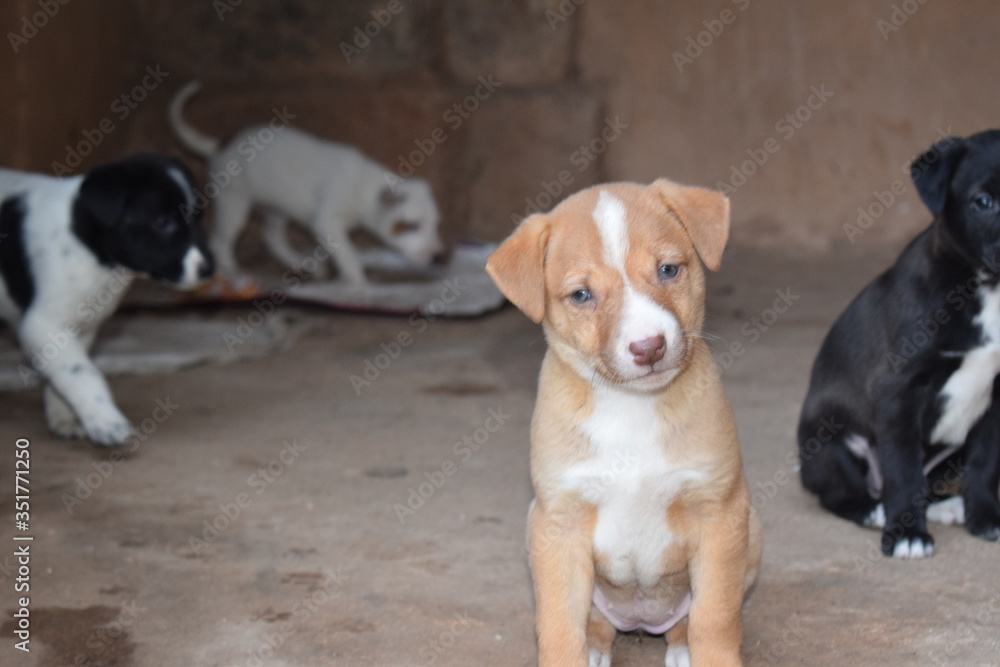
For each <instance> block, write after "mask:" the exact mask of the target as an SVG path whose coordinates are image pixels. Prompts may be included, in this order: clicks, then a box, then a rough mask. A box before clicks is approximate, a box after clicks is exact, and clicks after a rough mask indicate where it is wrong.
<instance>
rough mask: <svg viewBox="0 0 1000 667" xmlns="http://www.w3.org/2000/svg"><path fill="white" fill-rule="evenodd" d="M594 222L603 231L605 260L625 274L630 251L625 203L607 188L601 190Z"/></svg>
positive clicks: (602, 241)
mask: <svg viewBox="0 0 1000 667" xmlns="http://www.w3.org/2000/svg"><path fill="white" fill-rule="evenodd" d="M594 222H596V223H597V230H598V231H599V232H600V233H601V243H602V244H603V245H604V260H605V261H606V262H607V263H608V264H610V265H611V266H612V267H614V268H616V269H618V270H619V271H621V273H622V275H625V255H626V254H627V253H628V227H627V226H626V224H625V204H623V203H622V201H621V200H620V199H618V198H617V197H615V196H614V195H612V194H609V193H608V191H607V190H601V194H600V195H598V197H597V207H596V208H594Z"/></svg>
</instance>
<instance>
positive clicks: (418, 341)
mask: <svg viewBox="0 0 1000 667" xmlns="http://www.w3.org/2000/svg"><path fill="white" fill-rule="evenodd" d="M891 256H892V251H891V249H884V248H883V249H866V250H861V249H854V248H851V249H841V250H839V251H837V252H834V253H833V254H830V255H826V256H822V257H814V258H796V259H789V258H787V257H779V256H775V255H770V254H767V253H765V252H762V251H751V250H747V249H740V248H736V249H731V250H730V251H729V253H728V255H727V258H726V264H725V268H724V270H723V271H722V272H721V273H720V274H718V275H716V276H714V277H713V278H712V280H711V284H710V295H709V300H710V304H709V310H710V320H709V323H708V326H707V329H708V330H709V331H711V332H713V333H715V334H717V335H719V336H722V337H723V338H724V339H726V340H727V341H729V342H733V341H739V342H742V343H743V344H744V348H745V352H744V353H743V354H742V355H740V356H738V357H735V358H733V359H731V360H724V361H725V362H727V363H726V364H724V366H725V365H727V364H728V367H727V368H726V369H725V371H724V378H725V381H726V384H727V386H728V389H729V394H730V397H731V400H732V403H733V406H734V408H735V411H736V418H737V422H738V424H739V427H740V435H741V439H742V445H743V452H744V457H745V461H746V467H747V472H748V477H749V479H750V483H751V486H752V488H753V490H754V491H759V492H761V494H762V495H759V496H757V498H756V500H757V504H758V505H759V506H760V509H761V514H762V517H763V522H764V527H765V538H766V543H765V556H764V564H763V569H762V572H761V576H760V579H759V583H758V586H757V588H756V590H755V591H754V593H753V595H752V596H751V598H750V600H749V602H748V603H747V605H746V609H745V614H744V616H745V619H746V635H745V641H744V652H745V656H746V659H747V662H748V664H749V665H812V666H824V665H831V666H833V665H836V666H838V667H841V666H842V665H845V664H850V665H887V666H893V665H963V666H968V667H971V666H977V665H997V664H1000V658H998V657H997V656H998V655H1000V578H998V576H997V574H998V568H997V563H998V562H1000V560H998V559H1000V545H996V544H989V543H986V542H982V541H980V540H977V539H975V538H973V537H971V536H970V535H968V534H967V533H965V532H964V531H963V530H962V529H959V528H942V527H934V528H933V529H932V530H933V532H934V534H935V536H936V538H937V547H938V555H937V556H935V557H934V558H933V559H930V560H927V561H919V562H902V561H894V560H889V559H884V558H882V557H881V556H877V555H872V554H874V545H875V544H876V541H877V537H878V536H877V533H874V532H870V531H866V530H863V529H860V528H858V527H856V526H853V525H850V524H847V523H845V522H842V521H839V520H837V519H835V518H833V517H832V516H830V515H827V514H825V513H823V512H821V511H820V510H819V509H818V507H817V505H816V503H815V502H814V500H813V499H812V498H811V497H809V496H807V495H806V494H804V493H803V491H802V490H801V488H800V486H799V483H798V479H797V476H796V474H795V472H794V470H793V468H792V467H791V466H790V465H788V463H787V462H786V455H787V454H788V453H789V452H792V451H793V450H794V442H793V433H794V426H795V420H796V416H797V412H798V409H799V404H800V400H801V398H802V395H803V393H804V391H805V387H806V380H807V375H808V371H809V367H810V364H811V362H812V357H813V355H814V354H815V351H816V348H817V346H818V344H819V341H820V339H821V337H822V336H823V334H824V332H825V329H826V328H827V327H828V326H829V324H830V322H831V321H832V319H833V318H834V317H835V316H836V314H837V313H838V312H839V311H840V310H841V309H842V308H843V307H844V306H845V305H846V303H847V302H848V301H849V299H850V298H851V296H852V295H853V294H854V293H855V292H856V290H857V289H858V288H859V287H860V286H861V285H862V284H863V283H864V282H866V281H867V280H868V279H869V278H870V277H872V276H874V275H875V274H876V273H877V272H878V271H879V270H880V269H881V267H883V266H885V265H886V263H887V262H888V261H890V259H891ZM788 289H790V290H791V296H792V297H794V302H793V305H791V306H790V307H789V308H788V310H787V311H786V312H785V313H783V314H781V315H780V316H778V317H777V321H774V322H773V324H771V325H765V324H763V322H769V321H771V315H770V314H769V313H768V312H767V311H768V309H770V308H771V307H772V305H773V303H774V301H775V299H776V298H777V296H776V291H777V290H782V291H785V290H788ZM310 312H311V314H312V315H313V316H314V317H315V318H316V323H317V326H316V329H315V331H314V333H312V334H311V335H309V336H308V337H307V338H306V339H305V340H304V341H303V342H301V343H300V344H299V345H298V346H297V347H296V348H294V349H293V350H291V351H288V352H285V353H282V354H279V355H277V356H273V357H270V358H265V359H259V360H253V361H246V362H242V363H239V364H237V365H232V366H226V367H202V368H198V369H194V370H189V371H186V372H181V373H178V374H174V375H168V376H159V377H124V378H115V379H114V380H113V381H112V386H113V391H114V393H115V395H116V397H117V398H118V401H119V403H120V406H121V407H122V409H123V410H124V412H125V413H126V414H127V415H129V416H130V417H131V418H132V419H133V420H134V421H135V422H141V421H142V420H144V419H146V418H152V417H154V415H155V416H159V417H164V416H165V413H164V412H163V411H162V409H161V411H159V412H156V407H157V401H160V402H161V404H167V403H170V404H176V406H177V407H176V408H172V409H171V412H172V414H171V415H169V416H167V417H166V418H165V419H161V421H160V422H159V423H157V422H156V421H155V419H151V420H150V421H147V425H148V426H149V427H150V429H151V430H152V428H153V427H154V426H155V431H154V432H152V433H151V435H150V436H149V437H148V438H147V439H146V440H145V441H144V442H142V443H141V444H140V446H139V447H138V449H137V450H136V451H135V452H134V453H132V454H130V455H129V457H128V458H127V460H124V461H112V460H111V459H109V457H108V455H107V454H106V453H104V452H100V451H98V450H96V449H94V448H92V447H90V446H88V445H86V444H83V443H79V442H64V441H59V440H55V439H53V438H52V437H51V436H50V435H49V434H48V433H47V432H46V430H45V427H44V424H43V420H42V411H41V396H40V393H39V392H37V391H33V392H26V393H20V394H6V395H3V396H0V404H2V414H3V419H2V422H0V442H2V443H4V446H3V447H2V455H0V470H2V471H3V472H2V473H0V480H2V489H0V505H2V507H3V516H4V517H5V520H4V521H3V522H2V524H0V541H2V543H3V544H6V545H8V546H6V547H4V548H3V549H2V550H0V566H2V570H0V580H2V582H0V608H2V609H3V611H4V618H5V619H6V624H5V625H4V626H3V629H2V632H0V663H2V664H4V665H37V666H46V667H47V666H50V665H60V666H61V665H89V666H96V665H106V666H111V665H114V666H117V667H126V666H132V665H141V666H145V665H151V666H173V665H177V666H182V665H183V666H199V667H200V666H220V667H222V666H226V667H229V666H233V665H248V666H255V665H268V666H292V665H378V666H383V665H393V666H395V665H399V666H409V665H430V664H434V665H442V666H450V665H456V666H457V665H462V666H465V665H469V664H481V665H512V666H518V665H531V664H534V662H535V659H536V657H535V655H536V654H535V646H534V636H533V629H532V621H533V605H532V596H531V587H530V579H529V572H528V568H527V566H526V562H525V558H524V552H523V542H524V540H523V537H524V532H525V512H526V509H527V506H528V502H529V500H530V498H531V490H530V486H529V479H528V440H527V434H528V421H529V418H530V415H531V410H532V403H533V399H534V389H535V379H536V375H537V371H538V365H539V360H540V358H541V356H542V353H543V350H544V342H543V340H542V339H541V331H540V329H539V328H538V327H536V326H534V325H533V324H531V323H530V322H529V321H528V320H527V319H526V318H525V317H523V316H522V315H520V314H519V313H518V312H516V311H515V310H513V309H511V308H508V309H506V310H504V311H503V312H501V313H499V314H496V315H493V316H490V317H487V318H483V319H478V320H470V321H437V322H425V321H423V320H413V321H408V320H406V319H401V318H389V317H363V316H354V315H346V314H327V313H319V312H317V311H310ZM241 315H245V310H243V309H236V308H234V309H227V310H224V311H220V312H217V313H213V314H208V313H206V316H211V317H218V318H228V319H230V320H232V321H233V322H234V323H235V321H236V318H237V317H239V316H241ZM754 318H758V321H761V320H760V318H763V320H762V321H761V324H762V325H763V326H758V325H757V324H756V323H755V320H754ZM234 326H235V324H234ZM764 326H766V327H767V330H764V328H763V327H764ZM404 332H405V333H408V334H410V336H411V339H412V343H411V344H410V345H409V346H408V347H406V348H400V350H399V354H398V355H397V356H396V358H394V359H390V358H389V357H388V356H387V357H383V358H379V357H378V355H379V354H381V353H383V350H382V349H380V345H382V344H389V343H390V342H391V341H393V340H396V339H397V337H398V336H399V335H400V334H401V333H404ZM389 348H390V351H393V352H395V350H394V349H393V348H392V346H391V345H389ZM366 360H369V361H371V362H372V364H378V365H381V366H383V367H384V368H383V369H382V370H379V371H378V373H377V377H376V373H375V372H373V371H371V370H370V371H369V378H370V380H371V383H370V385H364V386H359V387H358V389H357V391H356V389H355V386H353V385H352V381H351V377H350V376H351V375H352V374H356V375H359V376H363V374H364V371H365V368H366ZM729 362H731V363H729ZM497 413H500V414H501V415H502V422H503V423H502V425H501V426H500V427H499V428H497V429H494V432H492V433H490V432H488V431H487V430H486V426H487V425H490V426H493V425H495V424H496V423H497V421H496V420H491V421H487V420H488V417H490V415H491V414H493V415H496V414H497ZM21 437H27V438H30V440H31V446H30V451H31V463H32V467H31V503H32V507H31V524H30V534H32V535H33V536H34V538H35V539H34V542H32V543H31V553H32V560H31V605H30V610H31V628H32V631H33V632H32V635H31V637H32V640H31V644H30V646H31V649H32V651H31V653H30V654H23V653H21V652H18V651H15V650H14V648H13V644H14V641H15V640H14V639H13V636H12V631H13V624H12V621H11V620H10V619H11V616H10V614H11V613H12V612H13V609H14V607H15V605H16V603H17V602H16V598H17V595H16V594H15V593H14V591H13V586H14V581H13V578H14V576H15V575H14V573H13V571H12V569H11V565H12V564H13V558H12V556H11V555H10V554H12V552H13V547H12V546H11V545H13V544H14V543H13V542H12V541H11V537H12V534H13V533H14V532H15V531H14V530H13V517H12V511H11V508H12V506H13V498H12V496H13V494H14V489H13V482H12V474H11V471H13V469H14V454H13V452H14V440H15V439H16V438H21ZM463 438H468V439H469V441H470V442H472V443H473V445H474V446H475V447H477V450H475V451H474V450H473V448H472V447H468V446H467V445H465V444H457V443H463ZM477 440H478V443H479V444H476V442H477ZM286 443H287V444H286ZM434 482H437V485H436V486H435V484H434ZM421 487H422V488H421ZM438 487H439V488H438ZM421 491H423V493H424V495H425V496H427V497H426V498H425V499H422V506H419V507H417V508H416V509H415V510H414V511H413V513H412V514H410V513H406V514H403V515H402V516H401V515H400V512H399V507H405V506H406V505H407V503H408V497H409V496H411V495H412V494H419V492H421ZM74 496H79V497H80V498H79V500H80V502H79V503H77V502H75V501H74V500H73V498H74ZM416 498H417V496H414V502H413V505H414V506H416V505H418V503H417V502H416ZM67 503H69V504H71V509H72V512H70V511H68V510H67V508H66V504H67ZM397 505H398V506H399V507H397ZM206 522H207V523H206ZM212 523H214V524H215V526H216V528H217V530H216V528H207V527H206V526H208V525H211V524H212ZM194 538H199V539H202V540H204V541H203V542H196V541H194ZM5 558H6V560H5ZM663 653H664V647H663V640H662V639H661V638H657V637H648V636H639V635H625V636H620V637H619V639H618V640H617V641H616V644H615V657H614V664H615V665H616V666H619V665H621V666H631V665H662V664H663V663H662V661H663Z"/></svg>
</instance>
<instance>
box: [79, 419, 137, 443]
mask: <svg viewBox="0 0 1000 667" xmlns="http://www.w3.org/2000/svg"><path fill="white" fill-rule="evenodd" d="M84 428H85V429H86V430H87V438H88V439H90V440H91V441H93V442H94V443H95V444H98V445H104V446H105V447H122V446H124V445H129V444H131V443H132V441H133V439H134V437H135V436H134V430H135V429H133V427H132V424H130V423H129V421H128V420H127V419H125V418H124V417H121V418H98V419H94V418H91V419H88V420H86V422H85V423H84Z"/></svg>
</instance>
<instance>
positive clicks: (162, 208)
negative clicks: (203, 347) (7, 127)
mask: <svg viewBox="0 0 1000 667" xmlns="http://www.w3.org/2000/svg"><path fill="white" fill-rule="evenodd" d="M193 198H194V180H193V178H192V177H191V174H190V172H188V170H187V169H186V168H185V167H184V165H182V164H181V163H180V162H179V161H177V160H175V159H172V158H167V157H162V156H157V155H137V156H134V157H131V158H127V159H124V160H121V161H119V162H114V163H112V164H108V165H104V166H101V167H97V168H96V169H93V170H91V171H90V172H88V173H87V174H85V175H83V176H72V177H68V178H53V177H51V176H43V175H41V174H29V173H24V172H20V171H12V170H8V169H0V317H2V318H3V319H4V320H6V321H7V322H8V323H9V324H10V325H11V327H12V328H13V329H14V331H15V332H16V333H17V335H18V338H19V339H20V341H21V345H22V347H23V349H24V352H25V354H26V355H27V357H28V359H29V360H30V363H31V365H32V366H33V367H34V369H35V370H36V371H38V372H39V373H40V374H41V375H42V376H43V377H44V378H45V380H46V386H45V416H46V418H47V420H48V424H49V427H50V428H51V429H52V430H53V431H54V432H55V433H56V434H57V435H60V436H63V437H87V438H90V439H91V440H93V441H94V442H96V443H98V444H102V445H121V444H125V443H127V442H128V441H129V440H130V438H131V437H132V434H133V429H132V426H131V424H129V421H128V419H126V418H125V416H124V415H123V414H122V413H121V411H119V409H118V408H117V406H115V402H114V399H113V398H112V397H111V392H110V390H109V389H108V383H107V382H106V381H105V379H104V376H103V375H101V372H100V371H99V370H98V369H97V367H96V366H95V365H94V362H93V361H91V359H90V355H89V354H88V349H89V348H90V344H91V343H92V342H93V340H94V335H95V334H96V333H97V328H98V326H99V325H100V324H101V322H103V321H104V320H105V319H107V318H108V316H110V315H111V313H113V312H114V310H115V307H116V306H117V305H118V302H119V301H120V300H121V297H122V296H123V295H124V294H125V292H126V291H127V289H128V286H129V284H130V283H131V282H132V279H133V277H134V276H136V275H145V276H148V277H150V278H153V279H155V280H160V281H163V282H166V283H170V284H173V285H175V286H177V287H181V288H188V287H193V286H195V285H197V284H198V283H199V282H200V281H201V280H203V279H204V278H207V277H208V276H209V275H211V273H212V270H213V262H212V256H211V253H209V251H208V249H207V248H206V247H205V240H204V235H203V233H202V230H201V226H200V220H199V218H198V216H197V214H196V213H194V214H192V213H190V212H188V211H186V209H189V208H190V204H191V202H192V201H193Z"/></svg>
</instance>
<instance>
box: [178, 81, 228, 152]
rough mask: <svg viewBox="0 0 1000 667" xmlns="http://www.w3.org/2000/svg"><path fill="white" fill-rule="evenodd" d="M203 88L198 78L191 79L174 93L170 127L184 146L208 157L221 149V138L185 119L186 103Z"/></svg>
mask: <svg viewBox="0 0 1000 667" xmlns="http://www.w3.org/2000/svg"><path fill="white" fill-rule="evenodd" d="M199 90H201V83H200V82H199V81H197V80H195V81H190V82H188V83H187V84H185V85H184V86H182V87H181V89H180V90H178V91H177V93H176V94H174V99H172V100H170V113H169V114H168V118H169V120H170V128H171V129H172V130H173V131H174V134H175V135H177V138H178V139H179V140H180V142H181V143H182V144H184V146H185V147H186V148H187V149H188V150H190V151H193V152H195V153H197V154H198V155H200V156H202V157H204V158H208V157H211V156H212V155H214V154H215V153H216V152H218V150H219V140H218V139H215V138H213V137H210V136H208V135H207V134H202V133H201V132H199V131H198V130H196V129H195V128H193V127H191V126H190V125H188V123H187V121H185V120H184V105H185V104H187V101H188V100H189V99H191V98H192V97H193V96H194V95H195V93H197V92H198V91H199Z"/></svg>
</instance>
